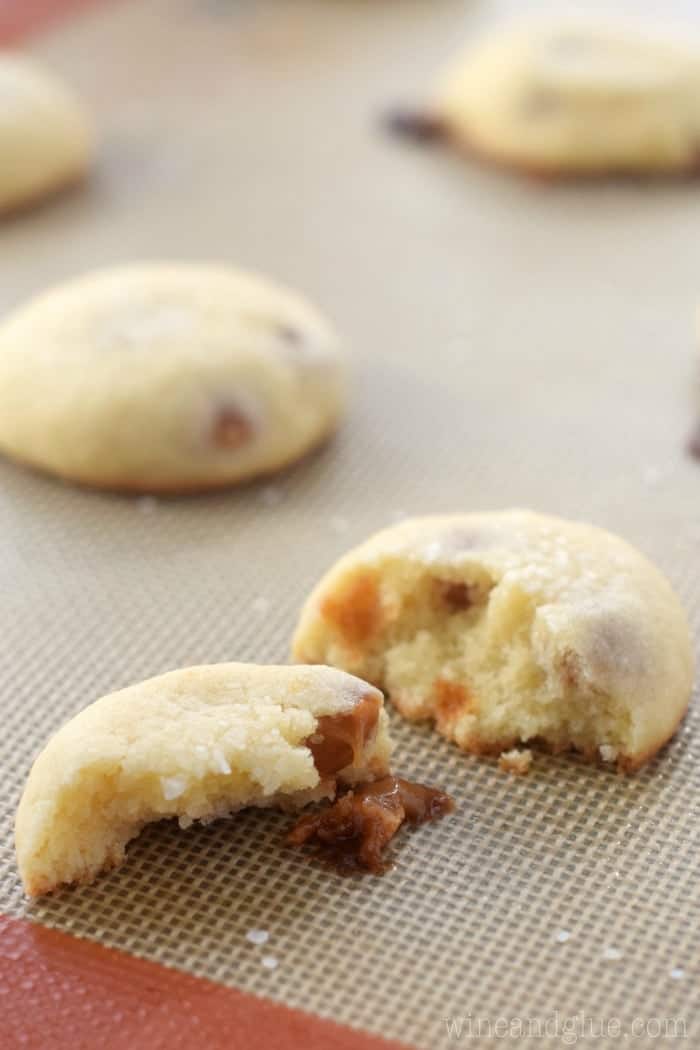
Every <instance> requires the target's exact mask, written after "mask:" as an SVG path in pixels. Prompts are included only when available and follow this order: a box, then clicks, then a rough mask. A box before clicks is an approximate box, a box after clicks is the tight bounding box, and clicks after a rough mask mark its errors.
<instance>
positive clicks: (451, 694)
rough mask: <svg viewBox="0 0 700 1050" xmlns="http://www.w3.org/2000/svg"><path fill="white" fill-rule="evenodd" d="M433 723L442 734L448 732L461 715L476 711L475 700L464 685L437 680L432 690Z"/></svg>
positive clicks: (441, 679) (442, 679) (446, 680)
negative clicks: (433, 702)
mask: <svg viewBox="0 0 700 1050" xmlns="http://www.w3.org/2000/svg"><path fill="white" fill-rule="evenodd" d="M434 699H435V707H434V714H435V722H436V724H437V727H438V729H439V730H440V732H442V733H446V732H449V731H450V729H451V728H452V726H454V724H455V722H457V720H458V719H459V718H461V717H462V716H463V715H468V714H475V713H476V711H477V710H478V704H477V702H476V698H475V697H474V696H472V694H471V693H470V692H469V689H468V688H467V686H466V685H463V684H462V683H460V682H451V681H449V680H448V679H446V678H438V679H437V681H436V682H435V689H434Z"/></svg>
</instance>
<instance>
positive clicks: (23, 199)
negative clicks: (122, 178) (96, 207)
mask: <svg viewBox="0 0 700 1050" xmlns="http://www.w3.org/2000/svg"><path fill="white" fill-rule="evenodd" d="M92 151H93V136H92V131H91V128H90V122H89V120H88V118H87V116H86V114H85V112H84V110H83V107H82V105H81V104H80V103H79V102H78V100H77V99H76V98H74V97H73V95H72V94H71V93H70V91H69V90H68V89H67V88H66V87H65V86H64V85H63V84H62V83H61V82H60V81H59V80H57V79H56V78H55V77H54V76H52V75H51V74H50V73H48V72H47V71H46V70H44V69H42V68H41V67H40V66H38V65H36V64H35V63H34V62H32V61H30V59H28V58H25V57H24V56H22V55H19V54H14V53H10V52H4V53H2V54H0V158H2V160H1V161H0V213H2V212H9V211H13V210H14V209H15V208H19V207H23V206H24V205H27V204H29V203H31V202H33V201H35V200H38V199H40V198H41V197H45V196H47V195H48V194H50V193H53V192H54V191H55V190H58V189H60V188H62V187H63V186H66V185H68V184H69V183H72V182H75V181H77V180H78V179H79V178H80V177H81V176H82V175H83V174H84V173H85V171H86V169H87V167H88V165H89V163H90V159H91V155H92Z"/></svg>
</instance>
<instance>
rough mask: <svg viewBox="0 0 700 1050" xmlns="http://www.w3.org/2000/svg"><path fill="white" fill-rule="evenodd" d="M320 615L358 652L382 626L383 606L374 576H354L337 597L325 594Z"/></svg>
mask: <svg viewBox="0 0 700 1050" xmlns="http://www.w3.org/2000/svg"><path fill="white" fill-rule="evenodd" d="M321 615H322V616H323V618H324V619H325V620H327V621H328V622H329V623H332V624H333V626H334V627H335V629H336V630H337V631H338V633H339V634H340V636H341V637H342V639H343V641H344V642H345V644H346V645H348V646H349V647H350V648H361V647H362V646H363V645H364V644H365V643H366V642H368V641H369V640H370V639H371V638H373V637H374V636H375V635H376V634H377V633H378V632H379V630H380V629H381V626H382V619H383V617H382V602H381V595H380V593H379V586H378V584H377V577H376V576H375V574H374V573H373V572H369V571H365V572H359V573H356V574H355V575H354V576H352V577H351V578H350V579H349V580H347V581H346V582H345V585H344V587H343V588H342V590H341V593H340V594H335V593H333V594H327V595H326V597H325V598H324V599H323V601H322V603H321Z"/></svg>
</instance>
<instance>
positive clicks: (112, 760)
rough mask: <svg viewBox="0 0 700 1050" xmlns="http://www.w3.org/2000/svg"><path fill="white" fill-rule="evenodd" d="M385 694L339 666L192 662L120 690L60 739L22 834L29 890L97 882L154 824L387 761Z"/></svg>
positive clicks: (37, 768) (316, 790)
mask: <svg viewBox="0 0 700 1050" xmlns="http://www.w3.org/2000/svg"><path fill="white" fill-rule="evenodd" d="M390 750H391V745H390V741H389V736H388V731H387V717H386V712H385V711H384V709H383V698H382V695H381V693H380V692H379V691H378V690H376V689H373V688H372V687H371V686H369V685H367V684H366V683H365V682H361V681H359V680H358V679H357V678H353V677H351V676H350V675H347V674H344V673H343V672H342V671H337V670H335V669H333V668H330V667H258V666H255V665H253V664H215V665H212V666H209V667H189V668H186V669H184V670H180V671H172V672H170V673H169V674H164V675H160V676H159V677H157V678H151V679H149V680H148V681H146V682H141V683H139V684H138V685H133V686H131V687H130V688H128V689H122V690H121V691H120V692H118V693H112V694H111V695H110V696H105V697H103V698H102V699H101V700H97V701H96V702H95V703H93V704H91V705H90V706H89V707H86V708H85V709H84V710H83V711H81V712H80V714H78V715H76V717H75V718H73V719H72V720H71V721H70V722H68V723H67V724H66V725H64V726H63V727H62V728H61V729H59V731H58V732H57V733H56V734H55V736H53V737H52V738H51V740H50V741H49V742H48V744H47V745H46V747H45V748H44V750H43V751H42V752H41V754H40V755H39V757H38V758H37V759H36V761H35V763H34V765H33V767H32V770H31V772H30V774H29V778H28V780H27V784H26V786H25V789H24V793H23V795H22V799H21V801H20V804H19V809H18V811H17V819H16V825H15V844H16V849H17V860H18V863H19V869H20V873H21V875H22V881H23V883H24V887H25V890H26V891H27V893H28V894H30V895H31V896H37V895H39V894H42V893H48V892H49V891H50V890H53V889H55V888H56V887H57V886H59V885H61V884H62V883H76V882H80V883H85V882H91V881H92V880H93V879H94V877H95V876H96V875H97V874H98V873H99V872H100V871H103V870H105V869H108V868H113V867H116V866H118V865H119V864H121V863H122V861H123V860H124V859H125V850H126V845H127V843H128V842H129V841H130V840H131V839H133V838H134V837H135V836H136V835H138V833H139V832H140V831H141V829H142V828H143V827H144V825H145V824H148V823H150V822H151V821H155V820H161V819H163V818H167V817H178V818H179V821H180V825H181V827H187V826H189V825H190V824H191V823H192V822H193V821H195V820H201V821H205V822H208V821H211V820H215V819H216V818H218V817H224V816H228V815H229V814H231V813H234V812H236V810H239V809H242V808H243V807H245V806H282V807H286V808H291V809H298V808H300V807H302V806H304V805H306V804H307V803H308V802H311V801H315V800H317V799H320V798H333V797H334V795H335V790H336V784H337V783H338V782H340V783H343V784H354V783H356V782H362V781H366V780H372V779H374V778H376V777H381V776H384V775H385V774H386V773H387V772H388V760H389V754H390Z"/></svg>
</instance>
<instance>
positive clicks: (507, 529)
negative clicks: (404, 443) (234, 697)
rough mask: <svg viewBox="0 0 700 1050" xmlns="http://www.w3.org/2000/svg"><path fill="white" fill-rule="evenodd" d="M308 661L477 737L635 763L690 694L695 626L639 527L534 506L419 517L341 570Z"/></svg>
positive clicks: (323, 600) (328, 584)
mask: <svg viewBox="0 0 700 1050" xmlns="http://www.w3.org/2000/svg"><path fill="white" fill-rule="evenodd" d="M293 653H294V657H295V659H297V660H303V661H305V662H307V663H315V662H318V663H326V664H332V665H334V666H336V667H341V668H344V669H345V670H347V671H350V672H352V673H353V674H357V675H360V676H361V677H362V678H365V679H367V681H370V682H373V683H374V684H375V685H377V686H379V687H380V688H381V689H383V690H384V691H385V692H386V693H387V694H388V695H389V697H390V698H391V700H392V701H393V703H394V704H395V705H396V707H397V708H398V709H399V711H400V712H401V713H402V714H403V715H405V716H406V717H407V718H409V719H432V720H433V721H434V722H435V725H436V726H437V729H438V730H439V731H440V732H441V733H442V734H443V735H444V736H445V737H447V738H448V739H449V740H453V741H454V742H455V743H457V744H458V745H459V746H460V747H461V748H463V749H464V750H465V751H470V752H474V753H476V754H481V753H495V754H498V753H501V752H504V751H506V752H507V751H509V750H511V749H512V748H513V747H515V746H516V745H517V744H518V743H525V742H528V741H538V742H539V743H541V744H543V745H545V746H546V747H547V748H549V749H551V750H553V751H565V750H576V751H579V752H581V753H582V754H583V755H585V756H586V757H588V758H589V759H596V758H597V759H602V760H603V761H607V762H616V763H617V766H618V768H619V769H621V770H624V771H632V770H635V769H637V768H638V767H639V766H641V765H642V764H643V763H644V762H646V761H647V760H648V759H649V758H651V756H652V755H654V754H655V753H656V752H657V751H658V750H659V748H660V747H662V745H663V744H664V743H665V742H666V741H667V740H668V739H669V738H670V737H671V736H672V734H673V733H674V731H675V729H676V727H677V726H678V723H679V722H680V720H681V718H682V717H683V713H684V712H685V709H686V707H687V704H688V700H689V697H690V691H691V686H692V678H693V655H692V649H691V641H690V635H689V629H688V624H687V621H686V618H685V615H684V613H683V610H682V608H681V606H680V603H679V601H678V599H677V598H676V596H675V594H674V592H673V590H672V589H671V586H670V585H669V583H668V581H667V580H666V579H665V578H664V577H663V576H662V575H661V573H660V572H659V571H658V570H657V569H656V568H655V567H654V566H653V565H652V564H651V563H650V562H649V561H647V559H646V558H645V557H644V556H643V555H642V554H640V553H639V552H638V551H636V550H635V549H634V548H632V547H630V546H629V545H628V544H627V543H625V542H623V540H621V539H619V538H617V537H616V536H613V535H611V534H610V533H607V532H603V531H602V530H600V529H597V528H594V527H592V526H590V525H582V524H576V523H574V522H569V521H563V520H561V519H559V518H552V517H546V516H544V515H540V514H534V513H531V512H529V511H523V510H513V511H502V512H497V513H491V514H488V513H486V514H458V515H454V516H447V517H432V518H417V519H414V520H410V521H406V522H403V523H402V524H400V525H397V526H395V527H394V528H390V529H387V530H385V531H384V532H380V533H379V534H377V535H376V536H373V537H372V538H371V539H369V540H368V541H367V542H366V543H364V544H363V545H362V546H360V547H358V548H356V549H355V550H352V551H350V552H349V553H348V554H346V555H345V556H344V557H343V558H341V560H340V561H339V562H338V563H337V564H336V565H335V566H333V568H331V570H330V571H329V572H328V573H327V574H326V575H325V576H324V578H323V579H322V580H321V582H320V583H319V584H318V586H317V587H316V589H315V590H314V591H313V593H312V594H311V596H310V597H309V599H308V601H307V603H306V605H305V607H304V609H303V612H302V614H301V619H300V622H299V625H298V628H297V631H296V636H295V638H294V642H293Z"/></svg>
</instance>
